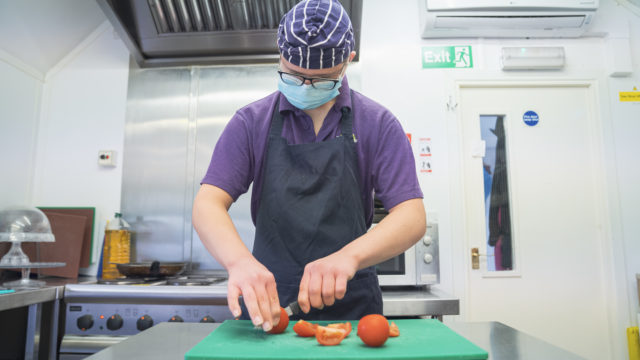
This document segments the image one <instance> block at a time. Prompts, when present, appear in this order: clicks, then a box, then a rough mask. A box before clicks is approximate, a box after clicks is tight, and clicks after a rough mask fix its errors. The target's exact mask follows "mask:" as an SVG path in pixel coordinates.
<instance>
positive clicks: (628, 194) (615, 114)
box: [609, 12, 640, 326]
mask: <svg viewBox="0 0 640 360" xmlns="http://www.w3.org/2000/svg"><path fill="white" fill-rule="evenodd" d="M639 14H640V12H639ZM628 18H629V20H630V28H629V37H630V43H631V59H632V65H633V69H634V73H633V76H631V77H627V78H610V79H609V89H610V92H609V94H610V101H611V124H612V128H613V138H614V146H615V155H616V161H615V162H616V169H617V174H616V175H617V178H618V183H617V186H618V191H619V192H618V194H619V199H620V201H619V211H620V219H619V220H620V225H621V236H622V239H623V252H624V260H625V261H624V265H625V275H626V278H625V279H623V281H624V282H625V283H626V285H627V287H628V299H629V303H630V306H629V308H630V310H631V311H630V312H631V314H632V315H631V316H632V319H633V320H632V321H631V323H632V324H633V323H635V325H636V326H637V325H638V322H637V320H636V319H637V317H635V314H638V313H640V299H638V291H637V285H636V277H635V274H640V235H639V234H640V222H639V221H638V215H639V214H640V187H639V186H638V184H640V141H638V135H639V134H640V102H620V100H619V92H621V91H632V90H633V89H634V87H635V88H637V89H638V90H640V16H638V15H631V14H629V15H628ZM634 321H635V322H634Z"/></svg>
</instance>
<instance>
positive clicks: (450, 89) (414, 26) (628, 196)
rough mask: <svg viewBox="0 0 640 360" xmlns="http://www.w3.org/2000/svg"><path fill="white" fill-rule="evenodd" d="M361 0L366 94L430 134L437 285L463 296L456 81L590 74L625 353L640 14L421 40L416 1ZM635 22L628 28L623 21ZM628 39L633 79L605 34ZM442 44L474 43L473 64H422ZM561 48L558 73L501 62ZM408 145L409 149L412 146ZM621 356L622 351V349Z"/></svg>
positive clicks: (417, 133)
mask: <svg viewBox="0 0 640 360" xmlns="http://www.w3.org/2000/svg"><path fill="white" fill-rule="evenodd" d="M390 4H391V3H390V2H389V1H387V0H367V1H366V2H365V4H364V7H363V25H362V39H361V46H360V49H361V54H360V55H361V62H360V63H359V64H358V67H359V69H358V71H359V73H360V74H361V77H362V88H361V89H360V90H361V91H362V92H363V93H364V94H366V95H367V96H369V97H371V98H373V99H375V100H377V101H379V102H380V103H381V104H383V105H385V106H387V107H388V108H389V109H390V110H391V111H392V112H393V113H394V114H395V115H396V116H397V117H398V118H399V119H400V121H401V123H402V125H403V127H404V128H405V130H406V131H407V132H411V133H412V134H413V138H414V139H417V138H419V137H430V138H432V145H433V146H432V153H433V161H432V165H433V173H432V174H429V175H424V174H420V175H419V180H420V184H421V187H422V189H423V192H424V193H425V206H426V208H427V211H428V212H429V211H437V212H438V215H439V216H438V217H439V223H440V227H439V230H440V256H441V284H440V285H439V286H438V287H439V288H440V289H442V290H444V291H447V292H449V293H452V294H454V295H456V296H462V295H463V292H464V279H465V276H464V274H465V273H466V271H467V269H466V268H465V266H464V265H465V264H464V262H462V259H463V255H464V254H463V252H464V251H465V248H464V239H463V238H462V234H463V232H462V231H457V230H456V225H457V224H458V222H457V220H456V219H458V218H460V217H461V216H462V214H459V213H455V211H454V210H453V207H452V206H451V201H452V199H451V198H450V196H451V194H452V192H454V191H458V190H457V189H456V187H459V186H460V185H459V184H457V183H456V181H458V180H457V179H455V178H454V177H453V176H452V172H454V170H455V169H452V168H450V166H449V164H448V160H449V159H450V158H452V157H453V158H456V157H457V156H458V154H457V152H458V151H459V150H458V149H456V147H455V144H448V143H447V138H448V134H447V130H448V126H447V122H448V121H451V119H455V117H452V115H450V112H448V111H447V108H446V104H447V102H448V101H449V98H450V97H451V98H452V99H453V102H454V103H455V98H456V92H455V89H454V87H455V81H457V80H492V81H496V80H498V81H500V80H511V79H544V78H546V79H555V80H593V81H596V83H597V89H598V98H599V104H598V106H599V108H600V116H601V118H602V121H603V123H604V125H603V129H602V131H603V137H604V142H605V144H604V146H605V149H606V154H605V158H606V159H607V162H608V166H607V168H606V169H603V171H606V172H607V175H606V177H607V186H608V194H607V195H609V201H610V203H609V207H610V213H611V217H612V219H611V223H612V224H611V232H612V237H613V239H612V242H613V246H612V249H611V254H609V255H607V256H605V257H608V256H610V259H611V260H612V261H613V262H614V263H615V264H614V268H613V269H612V270H611V271H612V274H613V275H615V281H613V282H612V284H610V285H609V289H610V290H611V291H612V292H615V296H613V298H614V300H613V302H612V303H611V304H609V305H610V311H611V313H612V315H611V316H612V318H613V319H614V320H613V321H614V322H615V324H614V325H613V327H614V328H615V329H616V330H615V331H616V333H615V337H616V340H615V341H616V342H617V343H616V344H614V347H615V349H616V350H615V351H616V355H622V354H625V353H626V350H625V347H626V341H625V340H624V339H625V337H624V329H625V328H626V327H627V326H632V325H635V324H636V320H635V318H634V317H635V315H633V316H632V314H635V312H636V311H637V309H638V299H637V295H634V294H635V284H634V283H633V282H634V281H635V273H637V272H640V256H638V254H640V241H638V238H637V234H639V233H640V224H639V222H638V221H634V220H635V219H636V218H637V217H638V215H639V214H640V190H639V189H638V185H637V184H638V183H640V169H639V166H638V156H639V155H640V142H639V141H638V139H637V136H638V135H637V134H640V104H638V103H626V104H622V103H620V102H619V101H617V93H618V91H623V89H624V90H625V91H631V90H632V88H633V85H635V86H638V88H639V89H640V82H639V81H638V79H639V77H640V71H639V65H640V29H639V28H640V19H639V18H638V17H637V16H636V15H632V14H631V13H630V12H628V11H626V10H625V9H623V8H621V7H619V6H618V5H617V3H615V1H614V0H601V9H600V11H599V12H598V14H597V16H596V19H595V20H594V24H593V27H592V30H591V32H592V36H591V37H587V38H580V39H530V40H526V39H513V40H510V39H447V40H441V39H437V40H436V39H431V40H427V39H421V38H420V29H419V27H420V25H419V16H418V11H419V9H418V0H415V1H414V0H405V1H394V2H393V6H391V5H390ZM627 22H630V23H631V30H630V31H629V29H628V28H627ZM606 33H609V34H610V35H609V36H615V37H618V38H625V37H629V36H630V37H631V38H630V43H631V44H632V47H631V52H632V57H633V65H634V69H635V73H634V75H633V77H631V78H622V79H611V78H609V73H610V70H611V66H610V65H609V64H610V62H608V61H607V58H608V57H609V56H611V55H610V54H609V53H607V37H606V36H604V34H606ZM439 45H471V46H472V47H473V48H472V49H473V53H474V68H473V69H457V70H456V69H422V63H421V57H420V56H421V51H420V50H421V47H422V46H439ZM547 45H548V46H563V47H564V48H565V52H566V59H567V60H566V67H565V69H563V70H562V71H546V72H545V71H541V72H510V73H506V72H503V71H502V70H500V61H499V56H500V50H501V48H502V47H503V46H547ZM415 146H416V145H415V144H414V152H415V153H416V154H417V151H416V150H417V148H416V147H415ZM625 356H626V355H625Z"/></svg>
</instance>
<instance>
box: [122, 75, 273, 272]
mask: <svg viewBox="0 0 640 360" xmlns="http://www.w3.org/2000/svg"><path fill="white" fill-rule="evenodd" d="M131 66H132V68H131V71H130V75H129V89H128V101H127V115H126V125H125V139H124V154H123V180H122V213H123V216H124V218H125V219H126V220H127V221H128V222H129V223H130V224H131V226H132V230H133V241H132V253H133V255H132V258H133V259H132V260H135V261H149V260H159V261H188V262H191V263H192V268H191V269H190V271H193V272H199V271H206V270H211V269H220V268H221V266H220V264H219V263H218V262H217V261H215V259H213V257H212V256H211V255H210V254H209V253H208V252H207V250H206V249H205V248H204V246H203V245H202V243H201V242H200V239H199V238H198V235H197V234H196V233H195V231H194V230H193V227H192V225H191V208H192V205H193V199H194V197H195V194H196V193H197V191H198V189H199V187H200V181H201V180H202V178H203V176H204V174H205V172H206V170H207V167H208V165H209V160H210V159H211V154H212V152H213V148H214V146H215V144H216V142H217V140H218V138H219V136H220V134H221V133H222V131H223V129H224V127H225V126H226V124H227V122H228V121H229V120H230V119H231V117H232V116H233V114H234V113H235V111H236V110H237V109H239V108H241V107H242V106H245V105H246V104H248V103H250V102H252V101H255V100H258V99H260V98H262V97H264V96H266V95H268V94H269V93H271V92H273V91H275V89H276V81H277V77H276V72H275V70H276V68H277V66H276V65H259V66H258V65H256V66H238V67H208V68H204V67H192V68H166V69H140V68H138V67H137V66H136V65H135V63H132V65H131ZM250 193H251V189H249V191H248V192H247V194H245V195H243V196H241V197H240V198H239V199H238V201H236V202H235V203H234V204H233V205H232V207H231V209H230V214H231V218H232V219H233V222H234V224H235V226H236V228H237V229H238V232H239V233H240V236H241V237H242V240H243V241H244V242H245V244H246V245H247V246H248V247H249V248H250V249H251V248H252V247H253V238H254V226H253V223H252V222H251V215H250Z"/></svg>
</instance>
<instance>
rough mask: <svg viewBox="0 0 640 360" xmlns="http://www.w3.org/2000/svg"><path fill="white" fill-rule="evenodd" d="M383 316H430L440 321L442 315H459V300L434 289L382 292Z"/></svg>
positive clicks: (386, 290)
mask: <svg viewBox="0 0 640 360" xmlns="http://www.w3.org/2000/svg"><path fill="white" fill-rule="evenodd" d="M382 306H383V310H382V312H383V314H384V315H385V316H387V317H393V316H408V317H411V316H421V317H425V316H430V317H434V318H437V319H439V320H440V321H442V316H443V315H458V314H460V300H459V299H457V298H454V297H453V296H451V295H448V294H446V293H444V292H442V291H439V290H435V289H427V288H422V289H411V290H393V289H383V291H382Z"/></svg>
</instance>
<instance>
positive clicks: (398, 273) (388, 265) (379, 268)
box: [376, 245, 416, 286]
mask: <svg viewBox="0 0 640 360" xmlns="http://www.w3.org/2000/svg"><path fill="white" fill-rule="evenodd" d="M376 272H377V273H378V282H379V283H380V286H407V285H409V286H413V285H416V249H415V245H414V246H412V247H410V248H409V249H407V251H405V252H404V253H402V254H400V255H398V256H395V257H392V258H391V259H389V260H387V261H384V262H381V263H379V264H378V265H376Z"/></svg>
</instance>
